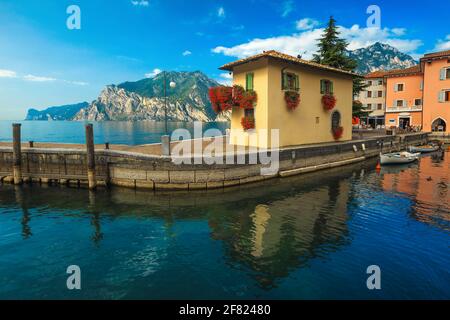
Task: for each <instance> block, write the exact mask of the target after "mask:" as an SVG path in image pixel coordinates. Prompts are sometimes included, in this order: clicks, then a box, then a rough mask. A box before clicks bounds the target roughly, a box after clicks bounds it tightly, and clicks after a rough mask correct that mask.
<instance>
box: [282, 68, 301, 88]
mask: <svg viewBox="0 0 450 320" xmlns="http://www.w3.org/2000/svg"><path fill="white" fill-rule="evenodd" d="M282 77H283V80H282V83H283V85H282V88H283V90H289V91H298V90H299V78H298V75H296V74H294V73H289V72H285V73H283V75H282Z"/></svg>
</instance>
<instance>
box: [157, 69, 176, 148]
mask: <svg viewBox="0 0 450 320" xmlns="http://www.w3.org/2000/svg"><path fill="white" fill-rule="evenodd" d="M169 86H170V88H171V89H174V88H175V87H176V86H177V84H176V83H175V82H173V81H170V83H169ZM164 128H165V134H164V135H163V136H162V137H161V147H162V150H161V153H162V155H163V156H170V136H169V129H168V126H167V72H166V71H164Z"/></svg>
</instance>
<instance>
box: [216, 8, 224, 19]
mask: <svg viewBox="0 0 450 320" xmlns="http://www.w3.org/2000/svg"><path fill="white" fill-rule="evenodd" d="M217 16H218V17H219V18H225V9H224V7H220V8H219V9H218V10H217Z"/></svg>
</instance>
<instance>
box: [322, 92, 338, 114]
mask: <svg viewBox="0 0 450 320" xmlns="http://www.w3.org/2000/svg"><path fill="white" fill-rule="evenodd" d="M322 105H323V108H324V109H325V110H327V111H330V110H333V109H334V107H336V98H335V97H334V96H333V95H331V94H326V95H324V96H323V97H322Z"/></svg>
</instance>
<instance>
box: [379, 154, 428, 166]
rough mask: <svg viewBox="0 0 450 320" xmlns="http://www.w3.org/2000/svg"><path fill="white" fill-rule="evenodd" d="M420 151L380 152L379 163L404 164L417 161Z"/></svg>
mask: <svg viewBox="0 0 450 320" xmlns="http://www.w3.org/2000/svg"><path fill="white" fill-rule="evenodd" d="M419 156H420V153H409V152H395V153H386V154H381V155H380V158H381V161H380V164H382V165H386V164H405V163H411V162H414V161H417V160H418V159H419Z"/></svg>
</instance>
